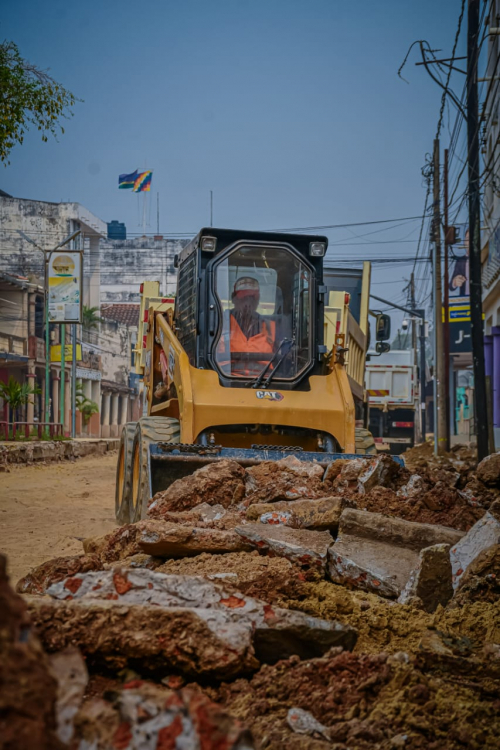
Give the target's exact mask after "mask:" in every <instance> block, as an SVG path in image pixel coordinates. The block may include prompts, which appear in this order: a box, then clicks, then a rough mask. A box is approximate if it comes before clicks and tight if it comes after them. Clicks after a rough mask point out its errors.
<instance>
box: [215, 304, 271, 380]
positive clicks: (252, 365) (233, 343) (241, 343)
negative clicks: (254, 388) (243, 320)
mask: <svg viewBox="0 0 500 750" xmlns="http://www.w3.org/2000/svg"><path fill="white" fill-rule="evenodd" d="M229 318H230V337H229V350H230V352H234V353H238V354H246V353H249V354H250V353H257V354H273V353H274V345H275V341H276V323H275V322H274V320H271V321H265V320H263V321H262V330H261V331H260V333H257V334H256V335H255V336H250V338H247V337H246V336H245V334H244V333H243V331H242V330H241V328H240V326H239V324H238V321H237V320H236V318H235V317H234V315H230V316H229ZM217 351H218V353H219V354H224V353H225V352H226V346H225V341H224V338H221V340H220V342H219V345H218V347H217ZM267 362H268V359H265V360H262V361H260V360H256V361H254V362H244V361H241V362H232V363H231V374H234V375H254V374H255V375H258V374H259V372H260V371H261V369H262V367H263V366H264V365H265V364H266V363H267ZM227 364H229V361H228V360H225V361H224V360H223V361H220V360H219V365H220V366H221V367H224V366H225V365H227ZM254 371H255V372H254Z"/></svg>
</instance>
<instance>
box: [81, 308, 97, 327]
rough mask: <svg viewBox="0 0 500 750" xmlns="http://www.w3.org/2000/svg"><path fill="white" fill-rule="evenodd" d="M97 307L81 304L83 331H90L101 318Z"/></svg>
mask: <svg viewBox="0 0 500 750" xmlns="http://www.w3.org/2000/svg"><path fill="white" fill-rule="evenodd" d="M98 313H99V308H98V307H87V305H84V306H83V310H82V326H83V328H84V330H85V331H91V330H92V329H93V328H98V327H99V323H101V321H102V318H101V317H100V316H99V315H98Z"/></svg>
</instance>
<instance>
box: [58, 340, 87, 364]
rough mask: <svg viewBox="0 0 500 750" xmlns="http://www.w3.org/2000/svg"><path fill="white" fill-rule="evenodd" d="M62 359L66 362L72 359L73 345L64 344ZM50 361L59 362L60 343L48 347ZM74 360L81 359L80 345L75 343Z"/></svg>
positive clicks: (78, 360) (79, 360)
mask: <svg viewBox="0 0 500 750" xmlns="http://www.w3.org/2000/svg"><path fill="white" fill-rule="evenodd" d="M64 359H65V360H66V362H71V360H72V359H73V347H72V345H71V344H66V346H65V347H64ZM50 361H51V362H60V361H61V344H54V345H53V346H51V347H50ZM76 361H77V362H81V361H82V345H81V344H77V345H76Z"/></svg>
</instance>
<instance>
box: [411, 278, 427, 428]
mask: <svg viewBox="0 0 500 750" xmlns="http://www.w3.org/2000/svg"><path fill="white" fill-rule="evenodd" d="M410 307H411V309H412V310H414V309H415V307H416V304H415V274H414V272H413V271H412V272H411V276H410ZM411 346H412V349H413V364H414V365H417V364H418V352H417V320H416V318H415V317H413V318H412V321H411ZM424 373H425V370H424ZM424 377H425V375H424ZM420 387H422V383H420ZM424 390H425V389H424ZM424 400H425V399H424ZM420 417H422V415H420ZM417 425H418V429H419V430H420V432H421V433H422V435H421V441H422V442H425V432H424V431H423V430H422V422H421V420H418V419H415V425H414V428H413V429H414V432H415V442H418V440H417V434H416V433H417Z"/></svg>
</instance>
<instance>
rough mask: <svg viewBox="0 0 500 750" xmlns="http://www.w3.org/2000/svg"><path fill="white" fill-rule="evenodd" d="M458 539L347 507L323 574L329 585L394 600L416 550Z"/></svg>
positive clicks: (438, 530)
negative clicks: (326, 572) (333, 584)
mask: <svg viewBox="0 0 500 750" xmlns="http://www.w3.org/2000/svg"><path fill="white" fill-rule="evenodd" d="M461 536H462V532H459V531H455V530H454V529H448V528H446V527H444V526H443V527H440V526H432V525H431V524H421V523H413V522H410V521H403V520H402V519H399V518H393V517H389V516H383V515H382V514H380V513H370V512H368V511H360V510H354V509H352V508H347V509H346V510H344V511H343V513H342V515H341V517H340V523H339V536H338V538H337V541H336V542H335V543H334V544H333V545H332V546H331V547H330V550H329V553H328V573H329V576H330V578H331V580H332V581H334V582H335V583H341V584H343V585H345V586H349V587H353V588H361V589H364V590H366V591H372V592H374V593H377V594H379V595H380V596H386V597H389V598H397V597H398V596H399V595H400V594H401V592H402V590H403V588H404V587H405V586H406V584H407V582H408V580H409V578H410V575H411V573H412V571H413V570H414V569H415V568H417V567H418V566H419V552H420V550H421V549H423V548H424V547H429V546H432V545H435V544H441V543H444V544H455V543H456V542H457V541H458V540H459V539H460V538H461Z"/></svg>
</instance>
